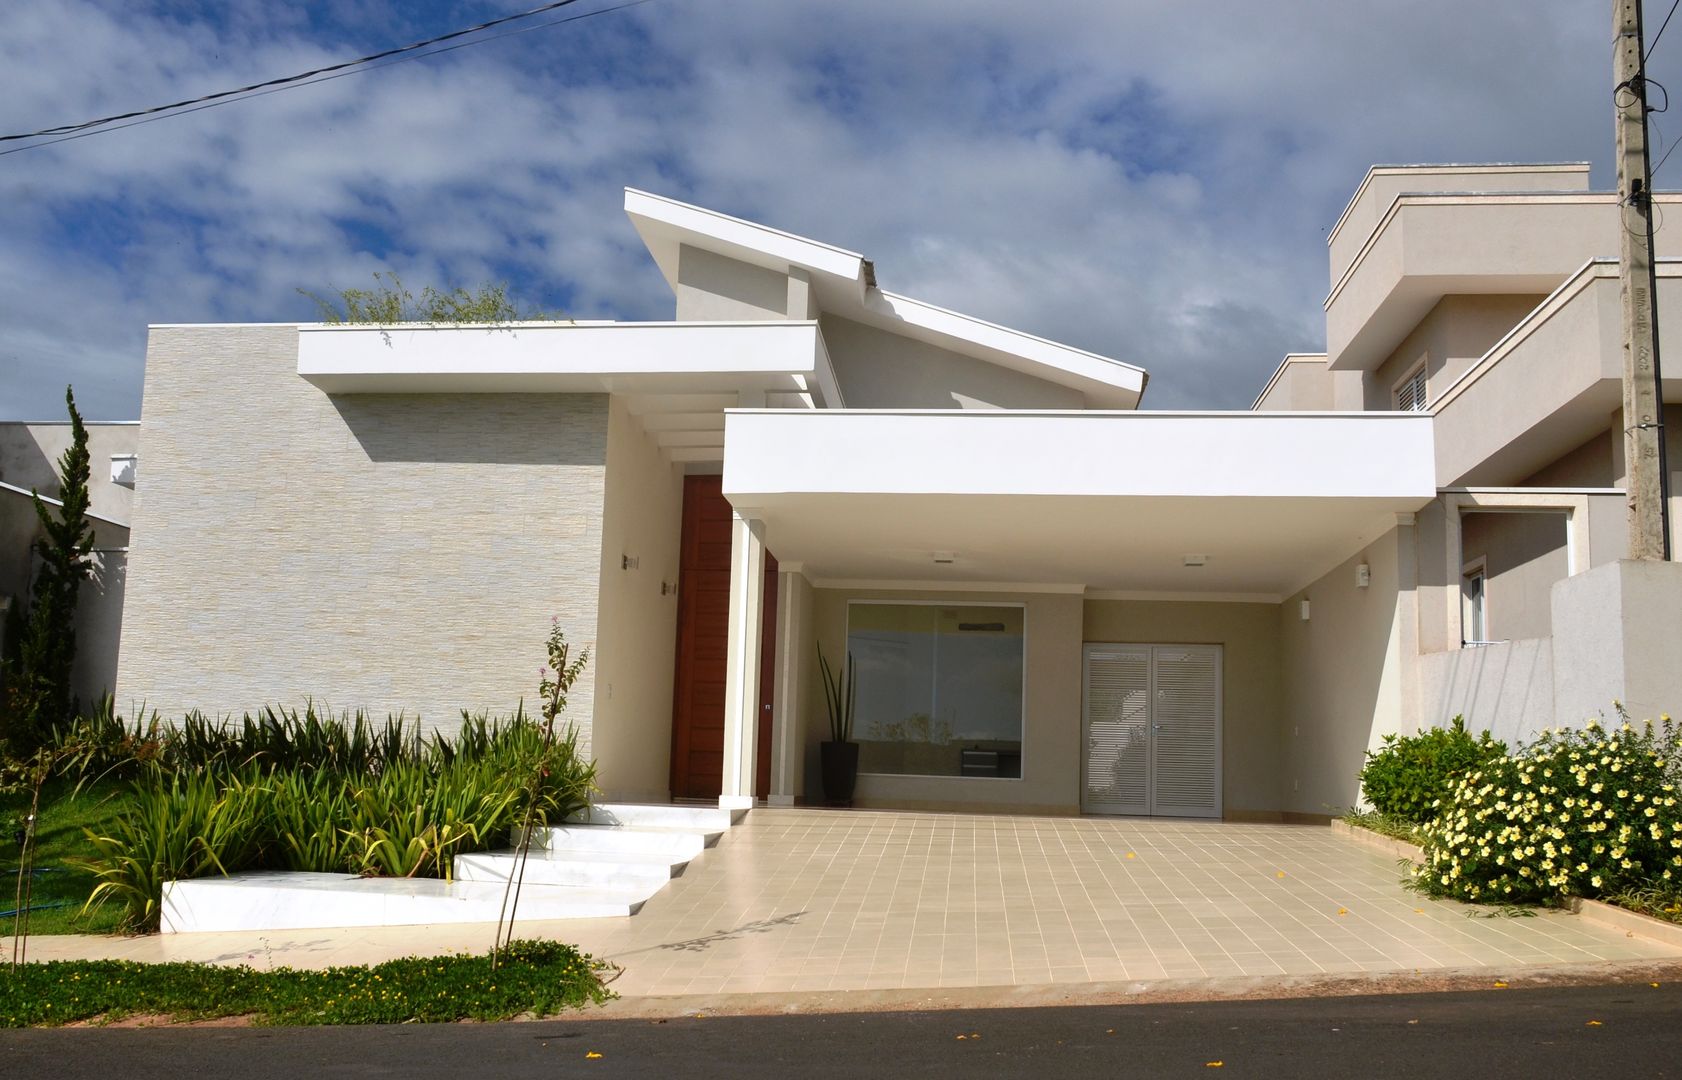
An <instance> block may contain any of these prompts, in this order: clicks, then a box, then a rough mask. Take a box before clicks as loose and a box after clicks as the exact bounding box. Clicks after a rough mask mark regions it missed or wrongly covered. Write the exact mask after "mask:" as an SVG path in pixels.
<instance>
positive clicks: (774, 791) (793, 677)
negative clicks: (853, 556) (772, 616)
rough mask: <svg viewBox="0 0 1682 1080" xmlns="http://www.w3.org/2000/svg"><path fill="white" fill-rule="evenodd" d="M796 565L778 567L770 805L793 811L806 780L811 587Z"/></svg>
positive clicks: (799, 565)
mask: <svg viewBox="0 0 1682 1080" xmlns="http://www.w3.org/2000/svg"><path fill="white" fill-rule="evenodd" d="M803 570H804V567H803V566H802V565H801V564H800V563H793V562H791V563H779V564H778V566H777V661H776V663H777V679H776V690H775V693H774V695H773V707H772V710H771V792H770V797H769V798H768V800H767V801H768V802H770V804H771V805H772V806H793V805H794V801H795V799H796V798H798V797H799V795H800V789H801V787H802V786H803V782H804V780H805V775H804V774H805V750H806V724H805V709H804V708H803V707H802V706H803V703H804V701H805V694H806V684H805V678H804V676H805V673H806V643H807V642H808V641H810V640H811V639H812V632H811V624H812V587H811V586H810V585H809V584H807V582H806V575H805V574H804V573H803V572H802V571H803Z"/></svg>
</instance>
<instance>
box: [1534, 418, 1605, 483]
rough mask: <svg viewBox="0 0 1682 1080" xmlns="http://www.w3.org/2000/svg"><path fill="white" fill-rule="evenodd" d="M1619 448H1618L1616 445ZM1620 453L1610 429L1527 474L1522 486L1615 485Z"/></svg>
mask: <svg viewBox="0 0 1682 1080" xmlns="http://www.w3.org/2000/svg"><path fill="white" fill-rule="evenodd" d="M1619 449H1620V450H1621V447H1620V448H1619ZM1622 457H1623V455H1622V453H1620V452H1619V451H1618V450H1614V449H1613V446H1612V429H1611V428H1607V429H1606V430H1605V431H1603V432H1601V433H1600V434H1599V435H1596V436H1595V437H1594V438H1592V439H1589V440H1588V441H1587V442H1585V443H1583V444H1582V445H1581V446H1578V447H1577V448H1575V449H1573V450H1569V451H1567V452H1565V453H1564V454H1561V455H1560V456H1559V458H1557V459H1556V460H1554V461H1553V462H1551V463H1549V464H1548V465H1545V466H1543V467H1542V468H1540V469H1537V470H1536V472H1534V473H1533V474H1531V475H1530V476H1528V477H1526V478H1525V479H1524V481H1523V483H1522V484H1520V485H1519V486H1521V487H1616V486H1617V485H1618V483H1619V482H1620V478H1619V476H1618V475H1617V474H1618V473H1619V472H1621V471H1622V470H1623V465H1622V460H1621V459H1622Z"/></svg>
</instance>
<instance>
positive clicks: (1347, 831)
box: [1332, 818, 1425, 866]
mask: <svg viewBox="0 0 1682 1080" xmlns="http://www.w3.org/2000/svg"><path fill="white" fill-rule="evenodd" d="M1332 832H1334V833H1337V834H1338V835H1339V836H1347V837H1348V838H1349V839H1351V840H1353V841H1355V842H1356V843H1357V844H1360V845H1361V846H1362V847H1369V848H1373V849H1374V850H1376V851H1382V852H1384V853H1385V854H1386V855H1394V856H1395V857H1396V858H1398V859H1410V860H1412V861H1413V862H1414V863H1417V864H1419V865H1421V866H1423V865H1424V863H1425V852H1424V850H1423V849H1422V848H1421V847H1420V846H1419V845H1418V844H1410V843H1408V842H1407V841H1406V840H1397V839H1395V838H1393V837H1389V836H1385V835H1384V834H1383V833H1376V832H1373V831H1372V830H1371V829H1363V828H1361V827H1360V826H1359V825H1351V824H1349V822H1347V821H1344V820H1343V819H1342V818H1333V819H1332Z"/></svg>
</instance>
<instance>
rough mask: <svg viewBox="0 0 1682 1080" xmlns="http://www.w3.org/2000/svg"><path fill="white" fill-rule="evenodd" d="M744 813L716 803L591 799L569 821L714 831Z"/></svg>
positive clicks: (735, 820)
mask: <svg viewBox="0 0 1682 1080" xmlns="http://www.w3.org/2000/svg"><path fill="white" fill-rule="evenodd" d="M746 813H747V811H746V810H721V809H719V808H718V807H716V806H687V805H682V804H676V803H594V804H592V805H591V806H589V807H587V808H585V810H584V812H583V813H581V814H580V815H578V817H576V818H574V819H573V823H574V824H578V825H629V826H632V827H634V828H656V829H687V830H691V831H694V832H709V833H716V832H722V831H724V830H725V829H728V828H729V827H730V826H731V825H733V824H735V823H736V822H737V821H740V820H741V818H742V815H744V814H746Z"/></svg>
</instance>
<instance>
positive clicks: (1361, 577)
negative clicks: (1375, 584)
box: [1355, 563, 1372, 589]
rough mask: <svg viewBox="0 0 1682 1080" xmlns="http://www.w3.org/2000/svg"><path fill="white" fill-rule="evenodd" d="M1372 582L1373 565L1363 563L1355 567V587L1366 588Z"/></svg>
mask: <svg viewBox="0 0 1682 1080" xmlns="http://www.w3.org/2000/svg"><path fill="white" fill-rule="evenodd" d="M1371 584H1372V567H1370V566H1368V565H1367V564H1366V563H1362V564H1360V565H1359V566H1357V567H1355V587H1356V588H1357V589H1364V588H1366V587H1367V586H1368V585H1371Z"/></svg>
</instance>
